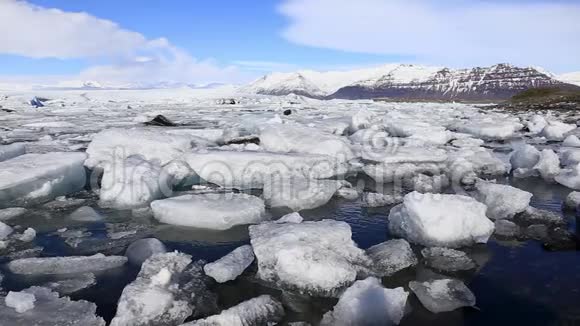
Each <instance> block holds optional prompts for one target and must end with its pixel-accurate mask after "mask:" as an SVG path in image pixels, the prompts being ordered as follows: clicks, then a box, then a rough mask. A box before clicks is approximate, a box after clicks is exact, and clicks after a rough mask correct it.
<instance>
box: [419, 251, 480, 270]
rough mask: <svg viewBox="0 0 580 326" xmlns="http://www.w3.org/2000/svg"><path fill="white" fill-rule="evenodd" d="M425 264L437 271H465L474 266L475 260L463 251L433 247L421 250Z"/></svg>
mask: <svg viewBox="0 0 580 326" xmlns="http://www.w3.org/2000/svg"><path fill="white" fill-rule="evenodd" d="M421 255H423V257H424V258H425V265H427V266H429V267H431V268H434V269H436V270H438V271H445V272H457V271H467V270H470V269H474V268H475V267H476V265H475V262H474V261H473V260H472V259H471V258H469V256H467V254H466V253H465V252H463V251H459V250H455V249H449V248H441V247H433V248H425V249H423V250H421Z"/></svg>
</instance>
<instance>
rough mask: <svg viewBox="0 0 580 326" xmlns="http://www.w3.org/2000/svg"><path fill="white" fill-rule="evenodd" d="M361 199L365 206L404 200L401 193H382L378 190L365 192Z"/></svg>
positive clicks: (396, 202)
mask: <svg viewBox="0 0 580 326" xmlns="http://www.w3.org/2000/svg"><path fill="white" fill-rule="evenodd" d="M361 199H362V206H363V207H382V206H389V205H393V204H398V203H400V202H402V201H403V197H401V196H400V195H390V194H380V193H377V192H364V193H363V194H362V197H361Z"/></svg>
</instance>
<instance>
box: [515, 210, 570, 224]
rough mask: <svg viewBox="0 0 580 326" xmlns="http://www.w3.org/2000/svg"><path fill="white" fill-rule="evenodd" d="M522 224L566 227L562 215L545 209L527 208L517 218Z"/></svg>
mask: <svg viewBox="0 0 580 326" xmlns="http://www.w3.org/2000/svg"><path fill="white" fill-rule="evenodd" d="M516 219H517V221H516V222H518V223H520V224H528V225H529V224H546V225H566V220H565V219H564V218H563V217H562V215H561V214H559V213H555V212H551V211H548V210H545V209H538V208H535V207H531V206H529V207H527V208H526V209H525V210H524V211H523V212H522V213H521V214H518V215H517V216H516Z"/></svg>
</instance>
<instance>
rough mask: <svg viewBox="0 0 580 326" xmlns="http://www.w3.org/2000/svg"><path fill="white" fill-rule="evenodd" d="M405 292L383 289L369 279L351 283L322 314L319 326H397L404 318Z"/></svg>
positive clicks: (406, 295) (376, 281) (373, 279)
mask: <svg viewBox="0 0 580 326" xmlns="http://www.w3.org/2000/svg"><path fill="white" fill-rule="evenodd" d="M408 296H409V293H408V292H406V291H405V290H404V289H403V288H401V287H400V288H396V289H386V288H384V287H383V286H382V285H381V282H380V281H379V280H378V279H376V278H373V277H370V278H367V279H365V280H361V281H357V282H355V283H354V284H353V285H352V286H351V287H349V288H348V289H347V290H346V291H345V292H344V293H343V294H342V295H341V296H340V299H339V300H338V303H337V304H336V306H334V308H333V310H332V311H330V312H328V313H326V314H325V315H324V317H323V319H322V322H321V323H320V325H324V326H351V325H398V324H399V323H400V322H401V319H403V317H404V316H405V307H406V305H407V298H408Z"/></svg>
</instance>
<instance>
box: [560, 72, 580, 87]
mask: <svg viewBox="0 0 580 326" xmlns="http://www.w3.org/2000/svg"><path fill="white" fill-rule="evenodd" d="M557 79H558V80H560V81H562V82H564V83H568V84H574V85H578V86H580V71H578V72H570V73H567V74H562V75H559V76H558V77H557Z"/></svg>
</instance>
